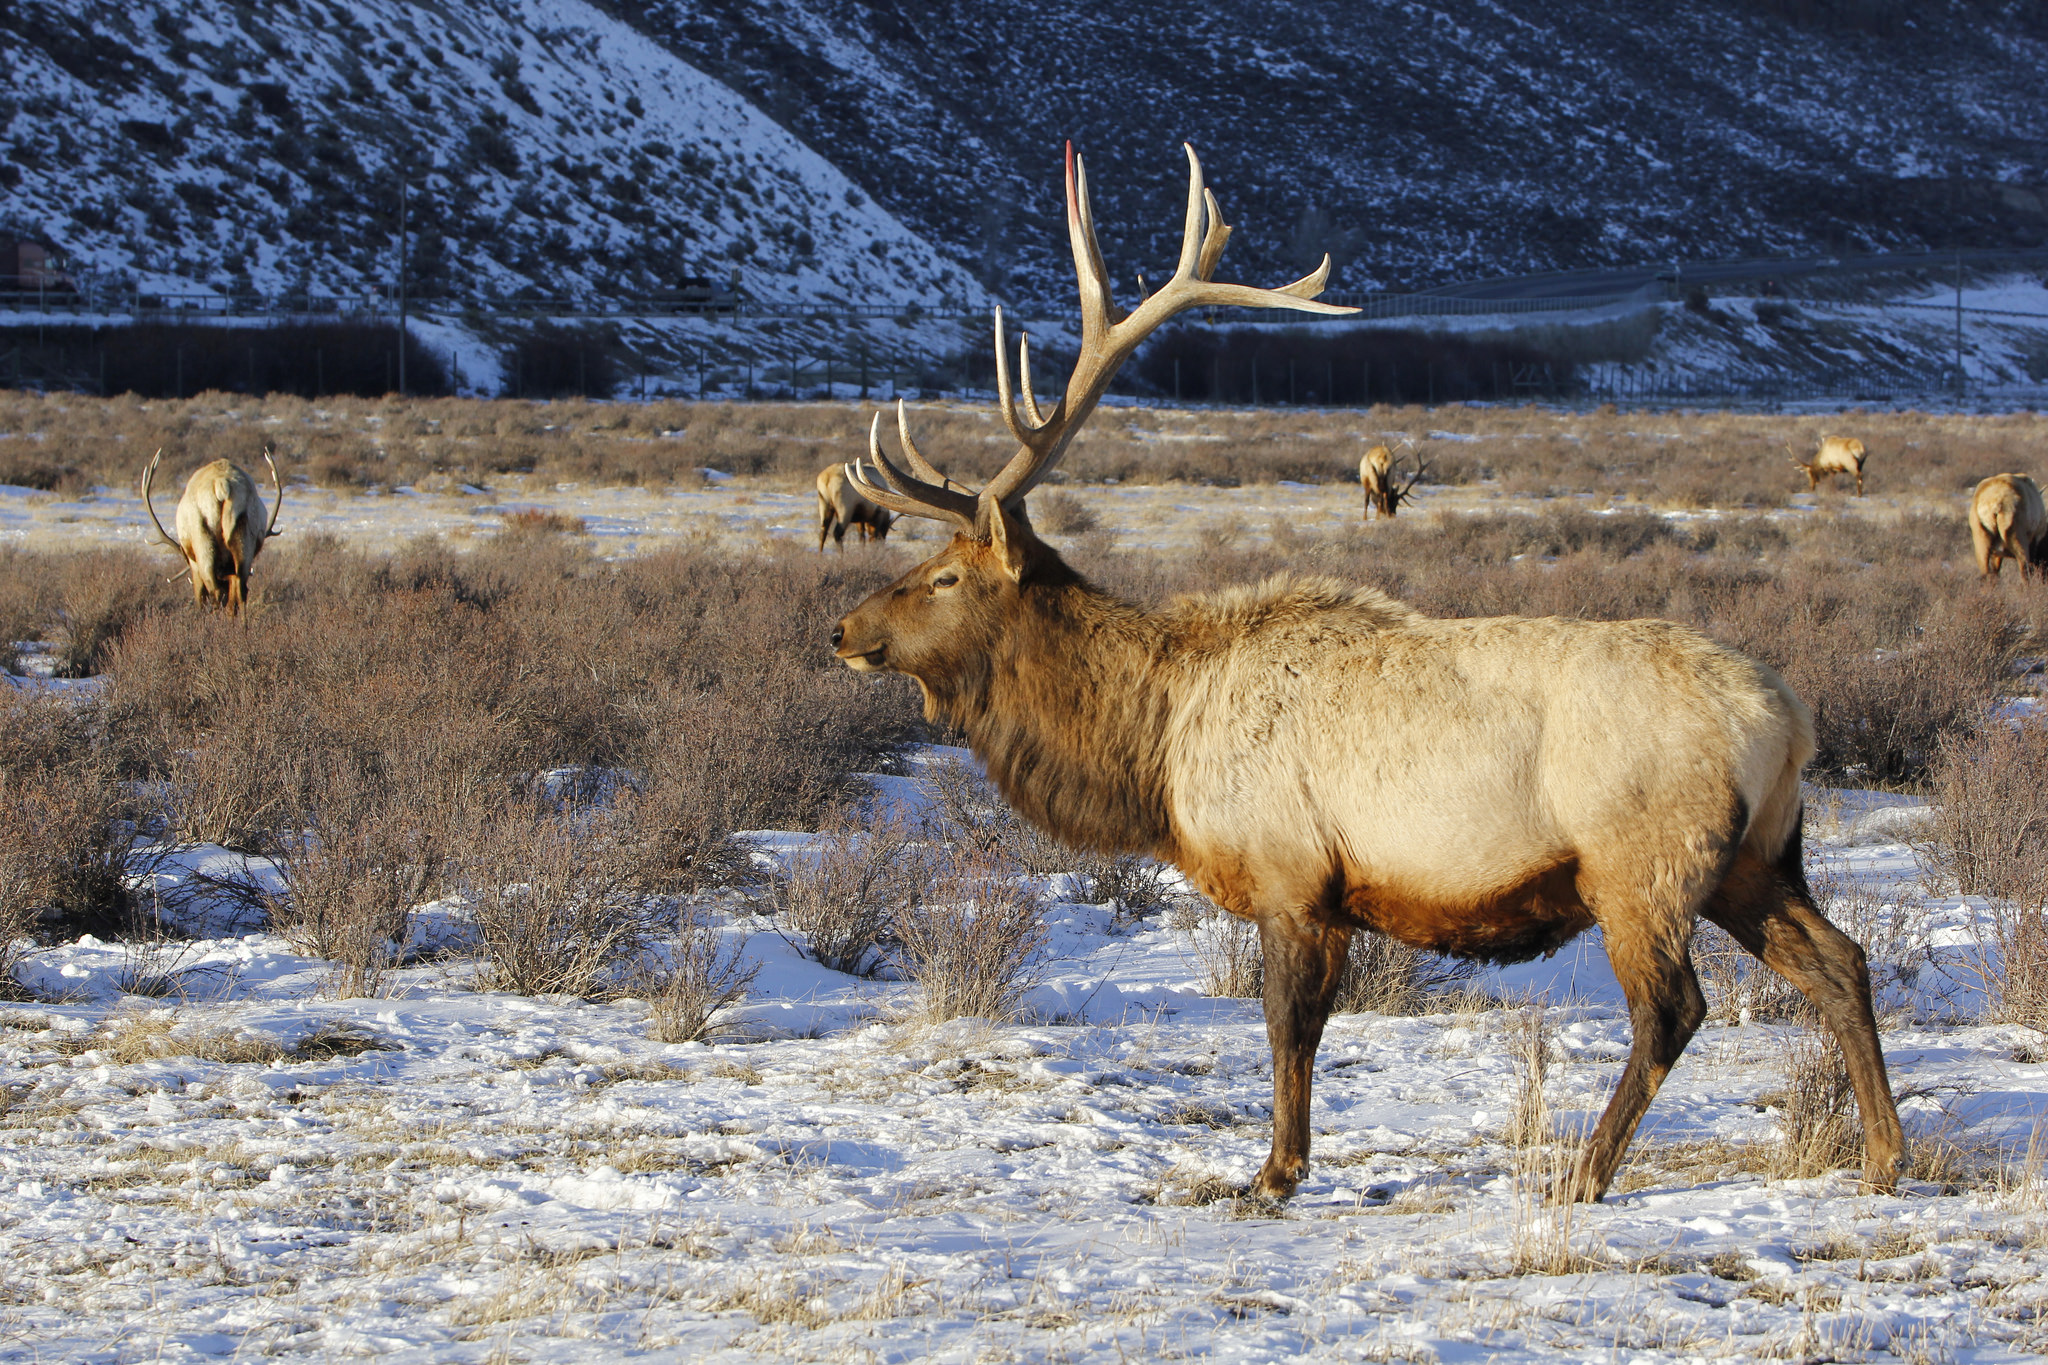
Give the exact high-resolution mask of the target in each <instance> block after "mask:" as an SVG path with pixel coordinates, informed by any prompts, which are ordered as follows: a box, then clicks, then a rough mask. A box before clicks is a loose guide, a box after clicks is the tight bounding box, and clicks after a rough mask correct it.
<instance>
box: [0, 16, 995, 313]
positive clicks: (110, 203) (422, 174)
mask: <svg viewBox="0 0 2048 1365" xmlns="http://www.w3.org/2000/svg"><path fill="white" fill-rule="evenodd" d="M0 34H4V35H5V41H4V42H0V126H4V128H5V134H4V139H5V148H6V153H5V155H6V160H5V161H4V162H0V229H6V230H14V231H24V232H28V233H31V234H34V235H40V236H43V237H45V238H47V239H49V240H50V241H52V242H53V243H55V244H56V245H58V246H60V247H62V248H64V249H65V250H67V251H68V252H69V253H70V255H71V257H72V259H73V261H74V262H75V263H76V264H78V265H80V266H83V267H85V268H87V269H89V270H91V271H94V272H96V273H98V274H99V275H100V276H102V277H103V278H109V279H120V278H124V277H125V278H128V279H132V280H133V281H134V282H135V283H136V284H137V285H139V286H140V287H141V288H143V289H145V290H150V291H166V292H176V291H182V290H192V289H214V290H221V291H247V290H252V289H253V290H260V291H264V292H276V291H290V292H293V293H297V292H302V291H306V290H317V291H321V292H332V291H340V292H357V291H364V290H377V289H381V288H383V287H385V286H386V285H387V284H388V283H389V282H390V281H391V280H392V279H393V278H394V277H395V274H396V272H397V269H398V249H397V245H398V237H397V212H398V198H399V193H398V191H399V182H400V180H401V178H408V179H410V181H411V185H412V189H411V199H410V206H409V208H410V214H409V222H410V226H411V228H412V229H413V233H412V261H411V272H410V273H411V280H410V283H411V287H412V290H413V291H414V293H415V294H428V295H460V296H466V297H477V296H491V295H498V296H504V295H515V294H522V293H523V294H528V295H535V294H538V295H561V294H580V293H587V292H592V291H597V292H610V293H624V292H645V291H648V290H653V289H659V288H663V287H669V286H672V285H673V282H674V281H675V280H676V278H677V277H678V276H681V275H707V276H713V277H715V278H717V279H719V280H721V281H722V280H724V279H725V278H726V277H727V276H728V274H729V272H730V271H732V270H734V269H738V270H739V271H741V272H742V277H743V282H744V284H745V286H746V287H747V288H748V289H749V290H751V291H752V292H754V293H756V294H758V295H765V296H770V297H803V298H814V299H827V298H856V299H860V300H862V301H883V300H908V299H912V298H915V299H921V300H924V301H927V302H930V301H933V300H935V299H940V298H951V299H957V300H960V301H963V302H970V303H972V302H978V301H979V297H980V293H979V289H978V286H976V285H975V283H974V282H973V280H972V279H971V278H970V277H969V276H968V275H967V274H966V273H965V272H964V271H961V270H960V269H958V268H957V267H955V266H953V265H951V264H949V263H948V262H947V261H946V260H945V259H943V258H942V257H941V255H940V254H939V253H938V252H937V250H935V248H934V247H933V246H932V244H931V243H929V242H927V241H926V240H924V239H922V238H921V237H919V236H918V235H917V234H916V233H915V232H913V231H911V230H910V229H908V228H906V227H905V226H904V225H903V223H902V222H901V221H899V220H898V219H897V218H896V217H895V216H892V215H891V214H890V213H889V212H887V211H885V210H884V209H882V208H881V207H879V206H877V204H875V203H874V202H873V201H872V200H871V199H870V198H869V197H868V195H867V193H866V192H865V191H864V190H863V189H862V188H861V187H860V186H858V185H857V184H855V183H854V182H853V181H851V180H849V179H848V178H847V177H846V176H845V175H843V174H841V173H840V172H839V171H838V170H836V169H835V168H834V167H833V166H832V165H830V164H829V163H828V162H827V161H826V160H825V159H824V158H823V157H821V156H820V155H818V154H817V153H816V152H814V151H812V150H811V149H810V148H808V147H806V146H805V145H804V144H803V143H801V142H800V141H798V140H797V138H796V137H794V136H792V135H791V134H790V133H788V132H786V131H785V130H784V129H783V128H782V127H780V126H779V125H778V124H777V123H775V122H774V121H773V120H771V119H770V118H768V117H766V116H765V115H763V114H762V113H761V112H760V111H759V110H758V109H756V108H755V107H754V106H752V105H751V104H749V103H748V102H747V101H746V100H744V99H743V98H741V97H739V96H737V95H735V94H734V93H733V92H732V91H731V90H729V89H727V88H726V87H725V86H723V85H721V84H720V83H719V82H718V81H716V80H714V79H712V78H710V77H707V76H706V75H704V74H703V73H702V72H700V71H698V70H697V69H695V68H693V67H691V66H690V65H688V64H687V63H685V62H684V61H682V60H679V59H678V58H677V57H676V56H675V55H674V54H673V53H671V52H668V51H665V50H664V49H662V48H660V47H658V46H656V45H655V44H653V43H651V42H649V41H648V40H647V39H646V38H644V37H642V36H640V35H639V34H637V33H635V32H634V31H633V30H632V29H630V28H628V27H626V26H625V25H623V24H621V23H619V22H618V21H616V20H615V19H612V18H610V17H608V16H607V15H606V14H605V13H603V12H602V11H600V10H599V9H598V8H596V7H594V6H592V5H589V4H583V3H577V2H576V0H568V2H567V3H564V2H563V0H545V2H543V0H505V2H504V3H493V4H483V3H449V4H442V5H433V6H419V5H411V4H404V3H400V2H399V0H350V3H346V4H342V3H323V0H286V2H285V3H279V4H268V5H261V6H250V5H238V4H232V3H225V2H224V0H200V3H193V4H176V5H173V4H168V3H161V2H159V3H140V4H86V5H78V4H62V5H59V4H49V3H28V4H21V5H13V6H7V7H5V8H0Z"/></svg>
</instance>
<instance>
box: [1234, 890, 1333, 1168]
mask: <svg viewBox="0 0 2048 1365" xmlns="http://www.w3.org/2000/svg"><path fill="white" fill-rule="evenodd" d="M1259 946H1260V948H1261V950H1262V951H1263V952H1264V954H1265V963H1266V966H1265V972H1266V982H1265V991H1264V995H1265V1005H1266V1038H1267V1040H1268V1041H1269V1042H1270V1043H1272V1045H1273V1150H1272V1152H1271V1154H1270V1155H1268V1156H1267V1157H1266V1164H1265V1166H1264V1167H1262V1168H1261V1169H1260V1171H1259V1175H1258V1179H1256V1180H1254V1181H1253V1182H1252V1193H1253V1194H1257V1195H1263V1196H1265V1197H1266V1198H1268V1199H1285V1198H1287V1197H1288V1196H1289V1195H1291V1194H1293V1193H1294V1187H1295V1186H1296V1185H1298V1184H1300V1183H1301V1177H1302V1174H1303V1173H1304V1172H1305V1171H1307V1170H1308V1102H1309V1091H1310V1088H1311V1086H1312V1085H1313V1082H1314V1075H1315V1064H1316V1048H1317V1046H1318V1045H1320V1044H1321V1043H1322V1041H1323V1025H1324V1024H1325V1023H1327V1022H1328V1021H1329V1018H1330V1003H1331V1002H1332V1001H1333V1000H1335V999H1336V998H1337V984H1338V982H1339V981H1341V980H1342V979H1343V976H1344V962H1345V959H1346V958H1347V957H1348V956H1349V954H1350V950H1351V930H1349V929H1347V928H1345V927H1343V926H1341V925H1335V924H1317V923H1313V922H1310V921H1307V920H1302V919H1295V918H1292V917H1287V918H1282V917H1271V918H1266V919H1262V920H1260V921H1259Z"/></svg>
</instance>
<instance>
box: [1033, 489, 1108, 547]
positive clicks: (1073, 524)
mask: <svg viewBox="0 0 2048 1365" xmlns="http://www.w3.org/2000/svg"><path fill="white" fill-rule="evenodd" d="M1031 522H1032V524H1033V525H1034V526H1036V527H1037V528H1038V529H1039V530H1041V531H1049V532H1051V533H1052V534H1053V535H1056V536H1078V535H1083V534H1085V533H1087V532H1089V531H1092V530H1094V529H1095V528H1096V527H1097V526H1098V525H1100V524H1101V519H1100V518H1098V517H1097V516H1096V515H1095V509H1094V508H1092V507H1090V506H1089V505H1088V504H1087V503H1085V502H1083V501H1081V499H1079V498H1077V497H1075V496H1074V495H1073V494H1072V493H1069V492H1067V491H1066V490H1065V489H1063V488H1055V489H1051V490H1049V491H1047V492H1044V493H1040V494H1039V495H1038V496H1037V497H1036V498H1033V499H1032V501H1031Z"/></svg>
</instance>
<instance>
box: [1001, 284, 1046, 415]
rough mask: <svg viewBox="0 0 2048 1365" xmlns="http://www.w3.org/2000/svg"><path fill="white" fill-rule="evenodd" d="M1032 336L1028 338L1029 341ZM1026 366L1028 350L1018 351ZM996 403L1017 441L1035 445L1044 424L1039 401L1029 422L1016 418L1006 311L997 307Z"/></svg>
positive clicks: (1027, 384) (1026, 382) (1027, 387)
mask: <svg viewBox="0 0 2048 1365" xmlns="http://www.w3.org/2000/svg"><path fill="white" fill-rule="evenodd" d="M1029 340H1030V338H1028V337H1027V338H1025V339H1024V341H1025V342H1026V343H1028V342H1029ZM1019 355H1020V357H1022V358H1023V363H1024V364H1025V365H1029V364H1030V359H1029V353H1028V352H1026V351H1023V350H1022V349H1021V348H1020V350H1019ZM1024 392H1025V395H1026V401H1027V402H1028V401H1029V395H1030V393H1031V379H1030V375H1029V373H1028V372H1027V373H1026V375H1025V379H1024ZM996 403H997V405H998V406H999V407H1001V408H1002V410H1003V425H1004V426H1006V427H1008V428H1009V429H1010V435H1012V436H1014V437H1016V438H1017V444H1019V445H1022V446H1032V447H1035V446H1036V445H1037V444H1038V440H1037V437H1038V435H1039V431H1040V429H1041V428H1042V427H1044V425H1045V423H1044V422H1043V421H1042V420H1040V418H1039V416H1038V404H1036V403H1035V402H1034V403H1031V404H1030V406H1031V413H1030V424H1029V425H1028V426H1027V425H1026V424H1025V423H1024V422H1020V421H1019V420H1017V396H1016V392H1015V390H1014V389H1012V388H1011V386H1010V344H1009V340H1008V339H1007V338H1006V337H1005V336H1004V335H1003V310H1002V309H1001V308H1000V307H998V308H997V309H996Z"/></svg>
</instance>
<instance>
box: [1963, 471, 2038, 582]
mask: <svg viewBox="0 0 2048 1365" xmlns="http://www.w3.org/2000/svg"><path fill="white" fill-rule="evenodd" d="M1970 540H1971V542H1972V543H1973V544H1974V545H1975V547H1976V550H1977V572H1978V573H1979V574H1981V575H1983V576H1984V577H1985V578H1996V577H1998V571H1999V570H2000V569H2002V568H2004V567H2005V561H2006V560H2007V559H2014V560H2017V561H2019V566H2020V577H2021V578H2023V579H2024V578H2031V577H2033V576H2034V574H2036V573H2039V572H2042V571H2044V570H2048V554H2044V553H2043V552H2044V551H2048V509H2044V508H2043V507H2042V504H2041V489H2040V487H2039V486H2038V485H2036V484H2035V482H2034V481H2033V480H2032V479H2030V478H2028V477H2027V476H2026V475H2024V474H1993V475H1992V476H1991V477H1990V478H1988V479H1986V480H1984V481H1983V482H1982V483H1980V484H1978V485H1977V488H1976V491H1975V492H1973V493H1971V494H1970Z"/></svg>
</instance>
